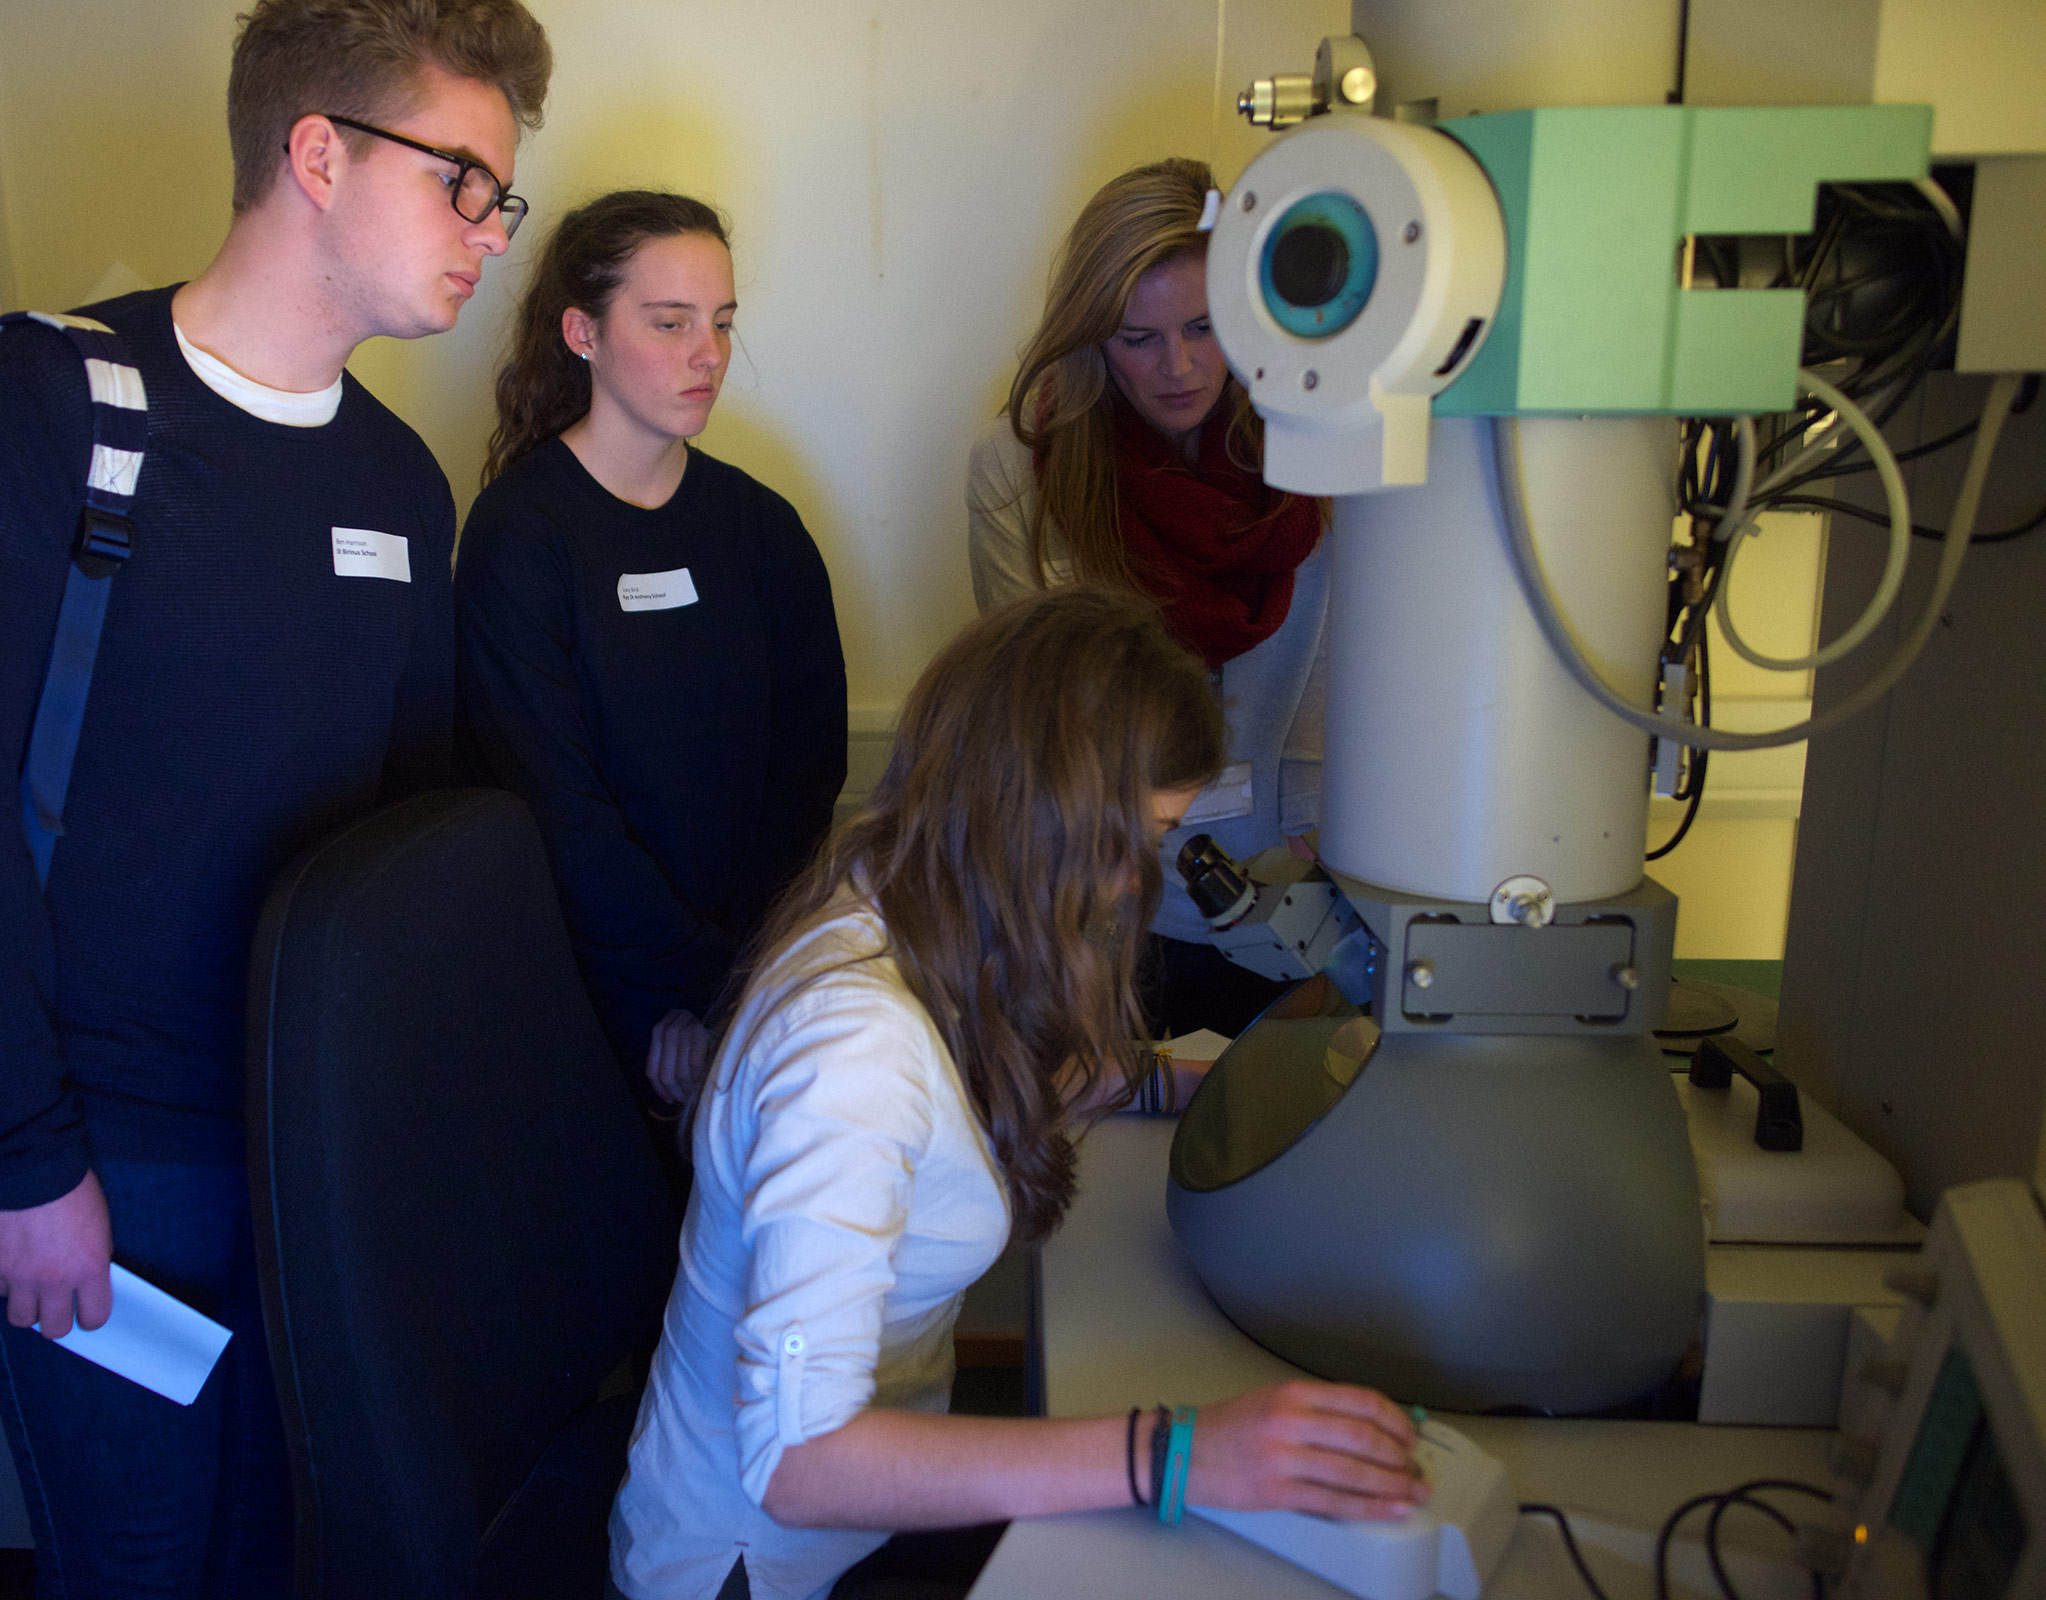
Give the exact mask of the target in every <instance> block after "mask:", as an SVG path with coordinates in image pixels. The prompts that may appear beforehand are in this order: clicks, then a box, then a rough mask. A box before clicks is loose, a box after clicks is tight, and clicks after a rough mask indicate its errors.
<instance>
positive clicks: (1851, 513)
mask: <svg viewBox="0 0 2046 1600" xmlns="http://www.w3.org/2000/svg"><path fill="white" fill-rule="evenodd" d="M1769 503H1770V505H1772V506H1801V507H1803V508H1805V509H1807V510H1811V511H1837V512H1839V513H1840V514H1841V515H1842V516H1845V517H1853V518H1855V519H1857V520H1859V521H1861V522H1873V523H1876V524H1878V525H1879V526H1881V527H1885V528H1887V527H1888V526H1889V525H1890V517H1889V513H1888V512H1886V511H1871V510H1869V509H1868V507H1866V506H1858V505H1854V504H1853V503H1852V502H1850V501H1846V500H1831V499H1828V498H1827V497H1826V496H1824V495H1816V494H1791V495H1785V496H1783V498H1782V499H1780V500H1777V499H1771V501H1770V502H1769ZM2042 527H2046V506H2041V507H2040V508H2039V509H2038V510H2037V511H2036V512H2034V513H2033V514H2032V515H2031V516H2030V517H2029V518H2027V519H2026V520H2025V521H2023V522H2021V523H2019V524H2018V525H2017V526H2016V527H2014V528H1998V529H1997V530H1996V531H1995V532H1994V533H1978V534H1976V535H1975V536H1974V537H1973V538H1972V539H1970V540H1969V541H1968V543H1970V544H1971V545H1975V544H2002V543H2004V542H2005V541H2006V540H2009V539H2022V538H2023V537H2024V536H2025V535H2026V534H2028V533H2036V532H2038V531H2039V529H2040V528H2042ZM1911 531H1912V532H1913V533H1914V534H1916V535H1917V536H1918V537H1919V538H1921V539H1939V540H1944V539H1945V538H1946V531H1945V530H1944V529H1943V528H1928V527H1926V526H1925V525H1924V524H1923V523H1920V522H1914V523H1912V524H1911Z"/></svg>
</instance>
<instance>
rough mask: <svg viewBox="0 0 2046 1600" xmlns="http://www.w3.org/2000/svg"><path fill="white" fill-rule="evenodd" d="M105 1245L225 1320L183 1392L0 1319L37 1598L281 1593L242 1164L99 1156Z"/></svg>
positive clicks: (275, 1480)
mask: <svg viewBox="0 0 2046 1600" xmlns="http://www.w3.org/2000/svg"><path fill="white" fill-rule="evenodd" d="M97 1170H98V1173H99V1181H100V1187H101V1188H102V1189H103V1190H104V1191H105V1192H106V1197H107V1211H108V1214H109V1216H110V1217H111V1218H112V1221H113V1231H114V1259H115V1260H117V1261H119V1262H120V1263H121V1265H122V1266H124V1267H126V1268H128V1269H129V1270H130V1271H131V1272H134V1273H136V1274H137V1275H138V1276H140V1277H144V1278H147V1279H149V1280H150V1281H151V1282H152V1283H155V1284H157V1285H158V1286H159V1287H161V1288H163V1289H166V1290H168V1291H169V1292H170V1293H172V1294H175V1295H176V1296H177V1297H178V1298H179V1299H181V1300H184V1301H187V1302H188V1303H189V1304H191V1305H193V1306H195V1307H196V1308H197V1309H199V1310H200V1311H203V1312H205V1313H206V1314H207V1315H208V1316H210V1317H212V1318H214V1319H215V1320H216V1321H218V1322H221V1323H224V1324H225V1325H226V1326H227V1327H228V1328H229V1329H230V1330H231V1331H232V1332H233V1334H234V1337H233V1338H232V1339H230V1340H229V1341H228V1345H227V1348H226V1349H225V1350H224V1351H222V1352H221V1356H220V1361H219V1363H218V1365H216V1366H215V1367H214V1369H213V1373H212V1375H211V1376H210V1377H208V1378H207V1380H206V1386H205V1388H203V1389H202V1390H200V1392H199V1397H198V1399H197V1400H195V1401H194V1402H193V1403H192V1404H191V1405H189V1406H181V1405H178V1404H176V1403H175V1402H174V1401H170V1400H166V1399H164V1398H163V1397H162V1396H160V1395H156V1394H152V1393H150V1391H148V1390H147V1389H144V1388H142V1387H140V1386H139V1385H137V1384H133V1383H130V1382H129V1381H128V1380H127V1379H126V1378H117V1377H115V1376H114V1374H112V1373H111V1372H108V1371H106V1370H104V1369H103V1368H100V1367H96V1366H94V1365H93V1364H92V1363H91V1362H89V1361H85V1360H83V1359H81V1358H80V1357H78V1356H75V1355H73V1354H72V1353H71V1352H70V1351H68V1350H63V1349H59V1348H58V1347H57V1346H55V1345H52V1344H50V1343H48V1342H47V1341H46V1340H45V1339H44V1338H43V1337H42V1335H40V1334H38V1333H33V1332H30V1331H29V1330H27V1329H25V1328H15V1327H12V1326H5V1327H0V1420H4V1421H5V1423H6V1428H7V1437H8V1442H9V1443H10V1444H11V1445H12V1446H13V1449H14V1462H15V1466H16V1468H17V1469H18V1470H19V1471H20V1474H21V1491H22V1496H23V1498H24V1499H26V1501H27V1502H28V1514H29V1522H30V1525H31V1527H32V1528H33V1529H34V1531H35V1541H36V1596H37V1600H144V1597H148V1600H158V1597H171V1596H176V1597H179V1600H199V1597H201V1596H203V1597H205V1600H280V1597H282V1596H286V1595H289V1594H290V1593H291V1473H290V1467H289V1464H288V1462H287V1459H286V1457H285V1454H284V1436H283V1431H282V1428H281V1427H280V1425H279V1422H278V1417H277V1397H276V1393H275V1391H274V1390H273V1389H272V1387H271V1382H270V1355H269V1350H268V1347H267V1346H266V1344H265V1342H264V1336H263V1307H262V1300H261V1296H260V1293H259V1291H258V1288H257V1281H256V1262H255V1241H254V1238H253V1235H252V1234H251V1231H250V1223H249V1191H248V1179H247V1176H246V1175H245V1174H244V1172H243V1170H242V1169H241V1168H240V1167H226V1166H174V1165H158V1164H155V1163H147V1162H134V1161H107V1162H102V1163H101V1164H100V1165H99V1167H98V1169H97Z"/></svg>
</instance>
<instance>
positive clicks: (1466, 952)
mask: <svg viewBox="0 0 2046 1600" xmlns="http://www.w3.org/2000/svg"><path fill="white" fill-rule="evenodd" d="M1633 954H1634V925H1633V924H1632V923H1629V922H1591V923H1581V924H1579V925H1578V926H1576V927H1561V926H1552V927H1547V928H1519V927H1500V926H1498V925H1496V924H1494V923H1489V922H1488V923H1483V924H1479V925H1475V926H1474V925H1472V924H1470V923H1459V922H1414V923H1409V924H1408V925H1407V967H1406V970H1407V973H1408V976H1407V978H1406V980H1405V983H1404V985H1403V988H1402V993H1401V1002H1402V1004H1403V1005H1404V1007H1405V1009H1406V1010H1407V1011H1408V1012H1410V1013H1411V1012H1427V1013H1430V1014H1432V1015H1436V1016H1441V1015H1445V1014H1448V1015H1454V1016H1473V1015H1478V1016H1484V1015H1490V1016H1547V1015H1553V1014H1554V1013H1557V1012H1562V1013H1564V1014H1566V1015H1569V1016H1573V1017H1614V1018H1618V1017H1623V1016H1625V1015H1626V1014H1627V1002H1628V1001H1629V1000H1630V999H1631V998H1632V996H1631V994H1630V993H1629V991H1628V990H1626V989H1624V988H1622V987H1621V986H1620V984H1619V982H1618V980H1617V979H1616V978H1615V977H1614V976H1613V972H1614V969H1615V968H1617V967H1626V966H1630V965H1631V963H1632V960H1633ZM1417 961H1425V962H1427V963H1428V964H1429V966H1430V967H1431V968H1432V969H1433V973H1434V982H1433V983H1431V984H1430V985H1429V986H1428V987H1427V988H1425V989H1423V988H1419V987H1417V986H1416V984H1415V982H1414V979H1413V976H1412V973H1413V971H1414V963H1415V962H1417Z"/></svg>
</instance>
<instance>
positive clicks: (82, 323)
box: [0, 311, 149, 887]
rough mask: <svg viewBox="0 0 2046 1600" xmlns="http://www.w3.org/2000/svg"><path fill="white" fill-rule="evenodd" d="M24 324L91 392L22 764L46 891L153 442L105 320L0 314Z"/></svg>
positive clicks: (31, 843)
mask: <svg viewBox="0 0 2046 1600" xmlns="http://www.w3.org/2000/svg"><path fill="white" fill-rule="evenodd" d="M23 322H40V323H42V324H44V325H45V326H47V327H51V328H55V329H57V330H58V331H59V332H61V333H63V334H64V335H65V336H66V337H68V338H69V339H70V341H71V344H72V347H73V348H74V349H75V350H77V352H78V355H79V358H80V359H81V360H82V361H83V362H84V363H85V379H86V385H87V387H88V389H89V390H90V392H91V395H92V465H91V468H90V470H89V471H88V472H87V474H86V485H85V504H84V505H83V506H81V507H80V508H79V513H78V532H77V536H76V537H75V538H74V539H73V540H72V544H71V567H70V570H69V571H68V572H67V573H66V574H65V579H64V599H63V602H62V604H61V605H60V606H59V607H58V609H57V633H56V638H55V639H54V640H53V641H52V642H51V645H50V664H49V667H48V669H47V671H46V672H45V673H44V676H43V692H42V698H41V699H39V700H38V701H37V702H36V715H35V722H34V724H33V725H32V726H31V727H30V729H29V735H28V750H27V753H26V755H25V756H24V758H23V760H22V763H21V831H22V834H23V836H24V837H25V838H26V839H27V840H28V849H29V854H30V855H31V856H32V857H33V858H34V860H35V866H36V882H37V883H39V884H41V885H43V886H44V887H48V884H49V881H50V856H51V853H52V851H53V850H54V849H55V848H56V844H57V839H58V837H59V836H60V835H61V834H62V833H63V832H64V798H65V796H66V795H67V794H68V793H69V791H70V788H71V763H72V760H73V758H74V757H76V755H77V754H78V732H79V729H80V728H81V727H82V726H83V725H84V722H85V696H86V692H87V691H88V690H89V689H90V688H91V687H92V667H93V662H94V660H95V659H96V658H97V657H98V655H99V635H100V625H101V623H102V622H104V621H105V620H106V614H107V596H108V593H109V591H110V589H111V588H112V585H113V578H114V574H115V573H117V572H119V571H120V570H121V568H122V567H123V566H124V565H125V564H126V562H127V560H128V557H129V556H130V555H131V554H132V553H133V551H134V546H135V524H134V522H133V521H132V520H131V519H130V512H131V511H132V509H133V507H134V503H135V482H136V479H137V478H138V477H139V476H140V475H141V472H142V453H143V450H144V448H145V447H146V445H147V444H148V442H149V400H148V396H147V395H146V394H145V392H144V390H143V387H142V374H141V373H140V372H138V371H136V370H135V363H134V362H133V361H132V360H131V359H129V356H128V350H127V347H126V346H125V345H123V344H122V343H121V340H120V338H119V336H118V335H117V334H115V332H114V330H113V329H111V328H109V327H108V326H107V325H106V324H105V323H103V322H94V321H92V320H91V319H90V318H89V317H72V316H61V315H55V314H52V313H49V312H43V311H13V312H9V313H8V314H7V315H6V316H4V317H0V332H4V331H5V330H6V329H7V328H8V327H10V326H12V325H14V324H16V323H23Z"/></svg>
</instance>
